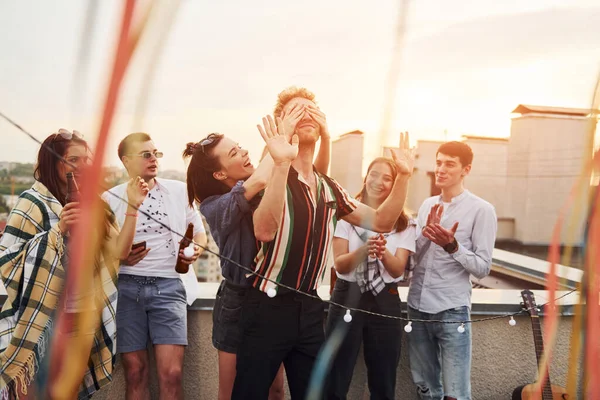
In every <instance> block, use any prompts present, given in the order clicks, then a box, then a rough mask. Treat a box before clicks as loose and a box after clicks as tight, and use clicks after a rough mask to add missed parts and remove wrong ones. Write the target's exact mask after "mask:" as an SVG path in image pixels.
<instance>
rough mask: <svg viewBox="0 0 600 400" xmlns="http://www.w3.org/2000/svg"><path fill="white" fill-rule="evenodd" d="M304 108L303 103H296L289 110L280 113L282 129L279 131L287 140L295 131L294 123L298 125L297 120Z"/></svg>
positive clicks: (300, 117) (299, 118) (302, 113)
mask: <svg viewBox="0 0 600 400" xmlns="http://www.w3.org/2000/svg"><path fill="white" fill-rule="evenodd" d="M304 109H305V107H304V106H303V105H301V104H298V103H296V104H295V105H294V106H293V107H292V109H291V110H290V111H288V112H287V113H283V114H281V120H282V121H283V130H280V131H279V133H281V134H282V135H284V136H285V137H286V138H287V140H288V142H290V141H291V140H292V136H293V135H294V132H295V131H296V125H298V122H299V121H300V120H301V119H302V115H304V111H305V110H304Z"/></svg>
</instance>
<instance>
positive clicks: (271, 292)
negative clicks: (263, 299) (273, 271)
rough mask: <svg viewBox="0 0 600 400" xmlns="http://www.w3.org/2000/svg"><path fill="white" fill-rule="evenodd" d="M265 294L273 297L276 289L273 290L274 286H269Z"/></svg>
mask: <svg viewBox="0 0 600 400" xmlns="http://www.w3.org/2000/svg"><path fill="white" fill-rule="evenodd" d="M267 296H269V297H270V298H273V297H275V296H277V290H275V288H272V287H271V288H269V289H268V290H267Z"/></svg>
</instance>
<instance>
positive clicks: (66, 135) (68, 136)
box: [52, 128, 83, 141]
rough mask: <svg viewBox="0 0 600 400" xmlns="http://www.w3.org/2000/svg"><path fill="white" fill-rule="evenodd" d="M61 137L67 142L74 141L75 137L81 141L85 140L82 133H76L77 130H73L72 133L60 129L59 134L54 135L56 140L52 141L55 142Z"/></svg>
mask: <svg viewBox="0 0 600 400" xmlns="http://www.w3.org/2000/svg"><path fill="white" fill-rule="evenodd" d="M59 136H60V137H62V138H63V139H66V140H71V139H73V137H75V138H77V139H79V140H83V135H82V134H81V133H79V131H76V130H73V132H71V131H68V130H66V129H63V128H60V129H59V130H58V133H56V134H55V135H54V139H52V141H55V140H56V138H57V137H59Z"/></svg>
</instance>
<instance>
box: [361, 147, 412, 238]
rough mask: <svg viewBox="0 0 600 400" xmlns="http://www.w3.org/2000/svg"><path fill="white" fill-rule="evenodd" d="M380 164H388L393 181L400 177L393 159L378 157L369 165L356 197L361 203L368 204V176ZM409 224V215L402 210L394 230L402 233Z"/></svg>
mask: <svg viewBox="0 0 600 400" xmlns="http://www.w3.org/2000/svg"><path fill="white" fill-rule="evenodd" d="M378 163H382V164H386V165H388V166H389V167H390V170H391V171H392V179H393V180H394V181H395V180H396V176H398V169H397V167H396V163H394V160H392V159H391V158H388V157H377V158H376V159H374V160H373V161H371V164H369V168H367V175H366V176H365V179H364V180H363V186H362V189H361V190H360V192H358V194H357V195H356V196H355V197H356V200H358V201H360V202H361V203H365V204H366V203H367V198H368V195H367V176H368V175H369V172H371V168H373V166H374V165H375V164H378ZM409 222H410V220H409V217H408V215H407V213H406V212H405V211H404V210H402V213H401V214H400V216H399V217H398V219H397V220H396V223H395V224H394V229H395V230H396V232H402V231H403V230H405V229H406V228H407V227H408V224H409Z"/></svg>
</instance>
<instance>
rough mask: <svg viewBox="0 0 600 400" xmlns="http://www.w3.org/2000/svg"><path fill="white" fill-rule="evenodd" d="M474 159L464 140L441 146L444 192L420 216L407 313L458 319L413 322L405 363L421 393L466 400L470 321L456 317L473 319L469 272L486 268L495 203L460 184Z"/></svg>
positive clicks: (478, 273)
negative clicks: (441, 321)
mask: <svg viewBox="0 0 600 400" xmlns="http://www.w3.org/2000/svg"><path fill="white" fill-rule="evenodd" d="M472 161H473V152H472V150H471V148H470V147H469V146H468V145H467V144H465V143H461V142H448V143H444V144H442V145H441V146H440V147H439V149H438V151H437V155H436V167H435V184H436V186H437V187H438V188H439V189H441V194H440V195H438V196H433V197H430V198H428V199H427V200H425V201H424V202H423V205H422V206H421V207H420V209H419V214H418V217H417V246H416V253H415V268H414V272H413V277H412V280H411V283H410V289H409V293H408V299H407V303H408V314H409V318H411V319H421V320H450V321H457V323H451V324H444V323H435V322H428V323H423V322H413V324H412V327H413V331H412V333H411V334H410V335H409V358H410V366H411V372H412V376H413V381H414V382H415V384H416V385H417V392H418V393H419V395H420V397H421V398H422V399H435V400H439V399H460V400H464V399H471V325H470V324H464V326H463V325H462V324H461V323H460V321H466V320H469V319H470V312H471V279H470V277H471V275H473V276H475V277H477V278H483V277H484V276H486V275H488V274H489V273H490V267H491V264H492V250H493V249H494V242H495V240H496V230H497V218H496V212H495V210H494V207H493V206H492V205H491V204H490V203H488V202H486V201H485V200H483V199H481V198H479V197H477V196H475V195H474V194H473V193H471V192H469V191H468V190H466V189H465V188H464V185H463V181H464V178H465V176H467V175H468V174H469V172H470V170H471V163H472ZM463 328H464V332H463Z"/></svg>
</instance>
